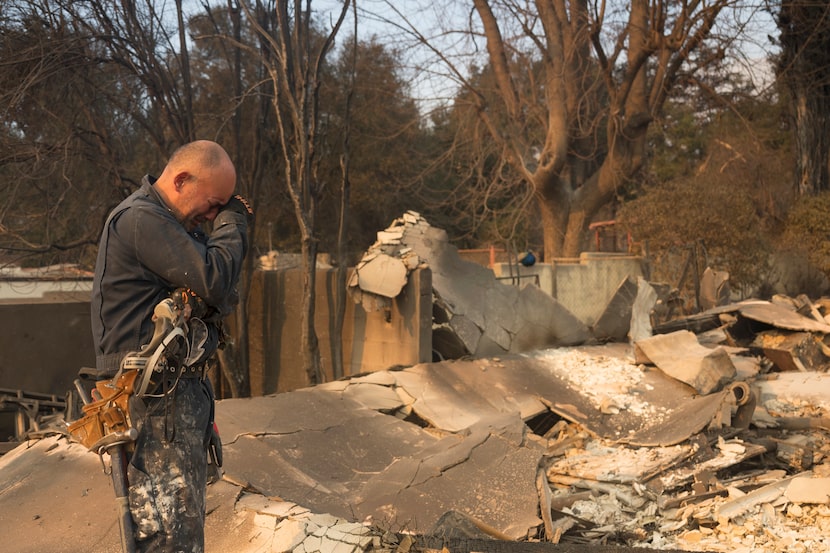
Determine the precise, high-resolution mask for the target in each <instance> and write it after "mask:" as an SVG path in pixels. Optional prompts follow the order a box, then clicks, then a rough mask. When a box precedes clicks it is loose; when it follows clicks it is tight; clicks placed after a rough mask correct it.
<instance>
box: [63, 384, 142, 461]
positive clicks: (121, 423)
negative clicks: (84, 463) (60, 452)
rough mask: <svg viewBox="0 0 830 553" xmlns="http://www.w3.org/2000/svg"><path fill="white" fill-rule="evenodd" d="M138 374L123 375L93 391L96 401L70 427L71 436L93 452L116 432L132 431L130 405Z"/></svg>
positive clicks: (96, 386) (84, 407) (87, 406)
mask: <svg viewBox="0 0 830 553" xmlns="http://www.w3.org/2000/svg"><path fill="white" fill-rule="evenodd" d="M136 376H138V371H135V370H130V371H123V372H122V373H121V374H120V376H117V380H115V379H112V380H100V381H98V382H96V384H95V389H94V390H93V401H92V402H91V403H89V404H87V405H84V406H83V416H82V417H81V418H79V419H78V420H76V421H74V422H72V423H70V424H69V434H70V435H71V436H72V437H73V438H74V439H75V440H77V441H78V442H80V443H81V444H83V445H84V446H86V447H87V448H88V449H89V450H90V451H93V452H95V453H98V449H99V448H100V446H99V444H103V443H106V442H107V440H106V438H107V437H108V436H110V435H111V434H114V433H116V432H121V433H124V432H126V431H127V430H129V429H130V428H131V427H132V423H131V421H130V410H129V407H128V402H129V398H130V395H132V393H133V386H134V384H135V379H136Z"/></svg>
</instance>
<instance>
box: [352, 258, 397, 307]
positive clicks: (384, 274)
mask: <svg viewBox="0 0 830 553" xmlns="http://www.w3.org/2000/svg"><path fill="white" fill-rule="evenodd" d="M407 272H408V271H407V267H406V265H404V264H403V263H402V262H401V261H400V259H396V258H394V257H392V256H390V255H384V254H380V255H376V256H374V257H373V258H372V259H370V260H368V261H364V262H363V263H360V264H358V265H357V266H356V267H355V274H356V275H357V285H358V286H360V288H361V290H364V291H366V292H369V293H372V294H377V295H379V296H383V297H385V298H394V297H395V296H397V295H398V294H400V293H401V290H403V287H404V286H405V285H406V275H407Z"/></svg>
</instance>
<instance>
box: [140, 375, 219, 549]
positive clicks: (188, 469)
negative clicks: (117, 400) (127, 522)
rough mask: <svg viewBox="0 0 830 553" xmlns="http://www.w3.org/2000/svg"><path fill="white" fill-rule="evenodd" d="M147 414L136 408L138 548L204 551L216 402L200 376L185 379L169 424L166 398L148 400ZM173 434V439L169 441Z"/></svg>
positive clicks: (170, 415) (179, 385)
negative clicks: (208, 433)
mask: <svg viewBox="0 0 830 553" xmlns="http://www.w3.org/2000/svg"><path fill="white" fill-rule="evenodd" d="M144 403H145V405H146V415H145V416H143V417H141V416H140V415H141V413H140V412H137V411H140V410H141V409H140V408H139V409H136V408H133V409H132V411H133V413H134V418H133V421H134V424H135V426H136V428H137V430H138V432H139V436H138V440H137V441H136V449H135V452H134V453H133V456H132V459H131V461H130V466H129V468H128V478H129V482H130V493H129V495H130V510H131V511H132V515H133V521H134V522H135V527H136V541H137V545H138V547H137V550H138V551H139V552H151V551H152V552H153V553H179V552H183V553H202V552H203V551H204V542H205V540H204V525H205V487H206V485H207V454H206V451H205V430H206V428H207V427H208V424H209V423H210V420H209V419H210V400H209V399H208V396H207V394H206V392H205V389H204V384H203V383H202V382H201V381H199V380H198V379H183V380H180V381H179V383H178V385H177V386H176V390H175V399H174V400H173V401H172V402H171V405H170V406H169V408H170V412H169V416H168V417H167V420H166V428H165V411H166V407H165V400H164V399H162V398H159V399H156V398H149V399H145V400H144ZM135 415H138V416H135ZM171 433H174V434H173V435H172V438H173V439H172V440H169V439H168V438H170V435H171Z"/></svg>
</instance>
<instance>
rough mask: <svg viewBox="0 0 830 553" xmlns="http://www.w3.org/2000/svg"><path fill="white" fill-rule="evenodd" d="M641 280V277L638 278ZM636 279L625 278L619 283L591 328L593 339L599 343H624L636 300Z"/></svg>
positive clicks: (629, 328) (637, 289)
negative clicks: (610, 341)
mask: <svg viewBox="0 0 830 553" xmlns="http://www.w3.org/2000/svg"><path fill="white" fill-rule="evenodd" d="M640 278H642V277H640ZM637 282H638V279H637V278H635V277H627V278H624V279H623V280H622V282H620V285H619V286H618V287H617V290H616V291H615V292H614V295H613V296H611V299H610V300H609V301H608V305H606V307H605V309H604V310H603V312H602V314H601V315H600V316H599V318H598V319H597V321H596V323H594V326H593V327H592V331H593V334H594V338H596V339H597V340H599V341H600V342H606V341H609V340H613V341H615V342H624V341H625V340H626V338H627V337H628V333H629V331H630V330H631V315H632V311H633V306H634V302H635V300H636V299H637V294H638V291H639V287H638V285H637Z"/></svg>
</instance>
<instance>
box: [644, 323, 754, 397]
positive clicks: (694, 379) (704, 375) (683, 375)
mask: <svg viewBox="0 0 830 553" xmlns="http://www.w3.org/2000/svg"><path fill="white" fill-rule="evenodd" d="M634 350H635V359H636V360H638V361H640V362H649V363H651V364H653V365H656V366H657V367H658V368H659V369H660V370H661V371H663V372H665V373H666V374H667V375H669V376H671V377H673V378H676V379H677V380H679V381H681V382H685V383H686V384H688V385H689V386H691V387H693V388H694V389H695V390H697V392H698V393H700V394H704V395H705V394H710V393H712V392H717V391H718V390H720V389H722V388H723V386H724V384H726V383H728V382H731V381H732V380H733V379H734V378H735V375H736V373H737V370H736V369H735V365H733V364H732V359H731V358H730V356H729V354H728V353H727V352H726V350H725V349H723V348H721V347H717V348H715V349H710V348H707V347H705V346H702V345H700V343H699V342H698V341H697V336H695V335H694V334H693V333H691V332H689V331H688V330H678V331H676V332H672V333H670V334H658V335H657V336H652V337H651V338H646V339H645V340H640V341H638V342H635V343H634Z"/></svg>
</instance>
